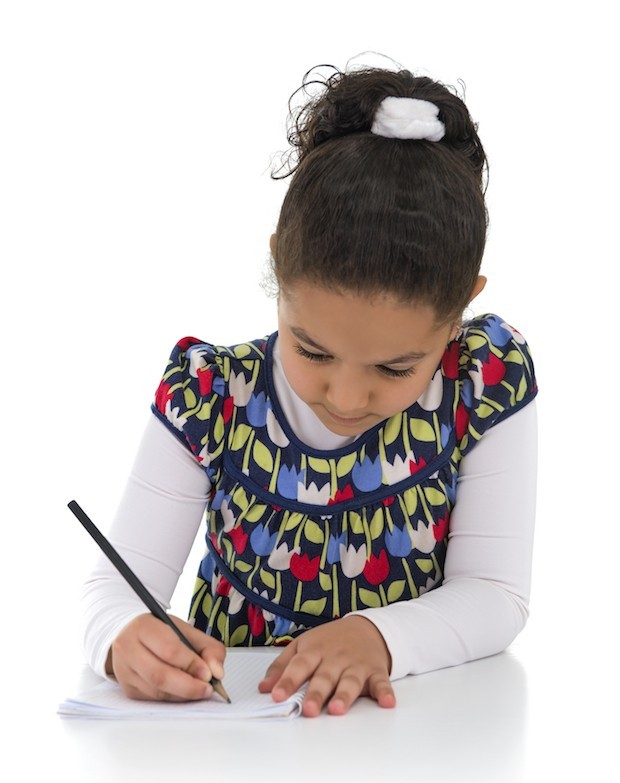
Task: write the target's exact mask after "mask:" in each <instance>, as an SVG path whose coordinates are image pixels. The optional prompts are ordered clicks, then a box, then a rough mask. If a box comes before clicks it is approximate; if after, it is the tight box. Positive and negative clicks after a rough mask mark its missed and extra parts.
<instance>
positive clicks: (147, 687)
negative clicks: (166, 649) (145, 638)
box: [132, 648, 213, 701]
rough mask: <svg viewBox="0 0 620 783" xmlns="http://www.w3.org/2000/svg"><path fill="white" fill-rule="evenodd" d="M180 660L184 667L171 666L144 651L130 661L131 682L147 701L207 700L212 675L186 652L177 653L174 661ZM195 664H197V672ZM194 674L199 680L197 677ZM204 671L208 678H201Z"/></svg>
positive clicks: (192, 655) (201, 663)
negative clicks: (182, 661)
mask: <svg viewBox="0 0 620 783" xmlns="http://www.w3.org/2000/svg"><path fill="white" fill-rule="evenodd" d="M188 656H189V661H188ZM173 657H175V656H173ZM183 657H184V659H185V665H183V664H180V665H179V664H178V663H170V662H168V661H166V660H162V659H161V658H159V657H158V656H157V655H154V654H153V652H152V651H151V650H150V649H148V648H144V650H143V652H142V654H141V655H139V656H138V655H137V656H135V658H134V659H133V660H132V670H133V671H132V677H133V680H132V682H134V683H135V685H136V687H139V688H140V689H141V690H142V691H143V693H144V694H145V695H146V697H147V698H149V699H157V700H161V701H194V700H198V699H206V698H210V697H211V696H212V695H213V687H212V686H211V685H210V683H209V681H210V679H211V674H210V672H209V670H208V667H207V666H206V664H205V663H204V662H203V661H202V660H201V659H200V658H199V657H198V656H196V655H195V654H194V653H192V652H191V650H188V649H187V648H185V650H180V651H179V657H178V658H177V659H176V660H177V661H179V660H182V658H183ZM196 660H198V661H199V664H198V670H197V669H196ZM197 671H198V674H199V676H196V673H197ZM205 671H206V672H207V675H206V676H203V674H204V672H205Z"/></svg>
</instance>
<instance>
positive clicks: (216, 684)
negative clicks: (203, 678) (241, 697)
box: [211, 679, 232, 704]
mask: <svg viewBox="0 0 620 783" xmlns="http://www.w3.org/2000/svg"><path fill="white" fill-rule="evenodd" d="M211 685H212V686H213V690H214V691H215V692H216V693H217V694H218V695H219V696H221V697H222V699H224V701H226V702H228V703H229V704H232V702H231V700H230V696H229V695H228V694H227V693H226V689H225V688H224V686H223V685H222V683H221V682H220V681H219V680H215V679H213V680H211Z"/></svg>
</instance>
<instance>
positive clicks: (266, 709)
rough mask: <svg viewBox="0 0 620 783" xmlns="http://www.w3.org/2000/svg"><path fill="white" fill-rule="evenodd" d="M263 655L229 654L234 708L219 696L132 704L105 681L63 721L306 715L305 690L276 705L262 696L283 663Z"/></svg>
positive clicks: (63, 710)
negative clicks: (268, 677)
mask: <svg viewBox="0 0 620 783" xmlns="http://www.w3.org/2000/svg"><path fill="white" fill-rule="evenodd" d="M277 655H278V653H277V652H274V654H273V655H269V654H266V653H265V652H263V651H260V652H251V651H248V650H243V651H235V650H229V651H228V653H227V655H226V661H225V665H224V666H225V675H224V680H223V685H224V687H225V688H226V692H227V693H228V695H229V697H230V700H231V704H227V703H226V702H224V701H223V700H221V699H220V697H219V696H217V695H215V696H213V698H212V699H207V700H203V701H197V702H183V703H171V702H153V701H137V700H135V699H129V698H128V697H127V696H125V695H124V694H123V691H122V690H121V688H120V686H119V685H117V684H116V683H113V682H109V681H105V682H102V683H101V684H100V685H97V686H95V687H94V688H92V689H90V690H88V691H85V692H83V693H80V694H78V695H77V696H76V697H74V698H71V699H67V700H66V701H65V702H63V703H62V704H61V705H60V706H59V708H58V712H59V713H60V714H61V715H63V716H72V717H89V718H107V719H115V720H119V719H127V718H139V719H157V718H159V719H167V720H176V719H177V718H217V719H218V720H223V719H226V718H235V719H239V718H293V717H296V716H297V715H299V714H300V712H301V700H302V697H303V693H304V688H302V689H301V690H300V691H298V692H297V693H296V694H294V695H293V696H292V697H291V698H290V699H288V700H287V701H286V702H281V703H279V704H278V703H276V702H274V701H273V699H272V698H271V694H268V693H267V694H264V693H259V692H258V683H259V682H260V680H262V678H263V677H264V675H265V671H266V669H267V667H268V666H269V664H270V662H271V661H272V660H273V659H274V658H275V657H277Z"/></svg>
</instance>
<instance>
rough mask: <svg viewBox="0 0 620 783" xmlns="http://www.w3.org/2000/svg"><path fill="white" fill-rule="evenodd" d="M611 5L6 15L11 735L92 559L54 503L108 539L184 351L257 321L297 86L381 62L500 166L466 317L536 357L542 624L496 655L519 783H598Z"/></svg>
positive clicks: (124, 8) (612, 606) (603, 730)
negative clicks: (524, 721) (430, 80)
mask: <svg viewBox="0 0 620 783" xmlns="http://www.w3.org/2000/svg"><path fill="white" fill-rule="evenodd" d="M606 8H607V9H608V8H610V4H608V3H605V2H602V0H593V2H589V3H587V4H581V3H574V2H570V0H565V2H544V0H538V2H531V0H522V1H521V2H519V3H515V4H510V5H508V4H505V3H498V2H482V0H470V2H463V0H461V2H451V1H448V0H444V2H441V3H435V2H431V1H430V0H427V2H424V3H420V2H416V1H415V0H410V2H396V1H395V0H383V2H381V3H376V2H372V3H371V2H363V0H357V1H356V2H339V3H331V4H322V5H321V4H319V5H310V4H295V3H291V2H279V1H278V0H273V1H269V0H267V1H266V2H262V3H253V4H251V3H247V9H246V8H244V7H242V6H240V5H239V4H222V3H218V4H216V3H209V4H207V3H206V2H195V1H194V2H176V3H173V2H161V1H159V0H149V2H138V1H136V0H123V1H122V2H118V1H117V0H107V2H87V1H86V0H80V1H79V2H78V1H76V2H68V1H67V0H59V1H58V2H30V1H29V0H20V2H13V3H3V4H2V6H1V10H0V162H1V169H0V243H1V245H0V253H1V255H0V260H1V263H2V276H1V278H0V280H1V288H0V290H1V297H2V300H1V309H0V318H1V325H2V328H1V332H0V337H1V340H2V353H1V361H2V375H1V386H0V389H1V394H2V400H1V410H2V412H3V417H4V424H3V428H2V444H3V449H2V453H3V467H2V477H3V489H2V497H3V505H2V522H3V525H2V531H3V539H2V540H3V545H2V561H1V562H2V568H1V579H2V596H3V614H4V618H3V623H2V625H3V628H4V633H3V638H4V639H5V641H4V643H3V647H2V657H3V663H2V671H3V673H4V676H5V677H6V679H7V683H6V689H5V702H4V703H5V705H6V704H8V705H10V707H11V710H13V711H14V712H15V713H16V714H17V715H19V716H21V718H20V719H21V720H25V717H24V716H25V714H26V710H25V708H24V707H23V705H22V706H20V704H19V702H20V701H22V702H23V701H26V702H29V703H31V704H32V703H34V704H35V708H34V709H35V710H42V711H44V712H45V711H49V712H53V710H54V709H55V705H56V703H57V702H58V701H59V700H60V699H62V698H64V697H65V696H66V695H68V694H67V693H66V682H67V677H69V676H70V673H71V672H72V671H74V669H75V666H76V665H79V663H80V662H81V651H80V642H79V637H78V634H77V630H76V618H77V600H78V595H79V586H80V583H81V581H82V579H83V578H84V576H85V575H86V573H87V572H88V569H89V566H90V563H91V562H92V559H93V558H94V556H95V552H94V544H93V543H92V542H91V541H90V539H89V538H88V536H87V535H86V534H85V532H84V531H83V530H82V529H81V528H80V526H79V525H78V523H77V521H76V520H75V519H74V518H73V516H72V515H71V514H70V512H69V511H68V510H67V508H66V504H67V502H68V501H69V500H71V499H72V498H76V499H77V500H78V501H79V502H80V503H81V504H82V505H83V506H84V508H85V509H86V511H87V512H88V513H89V514H90V515H91V516H92V518H93V519H94V521H95V522H96V523H98V524H99V525H100V526H101V527H102V528H103V529H104V530H105V529H106V527H107V525H108V524H109V521H110V518H111V516H112V514H113V513H114V509H115V506H116V504H117V502H118V499H119V496H120V493H121V492H122V488H123V485H124V481H125V477H126V475H127V473H128V470H129V468H130V465H131V462H132V459H133V455H134V452H135V449H136V447H137V443H138V440H139V437H140V433H141V431H142V428H143V426H144V424H145V422H146V420H147V417H148V416H149V415H150V414H149V405H150V402H151V398H152V395H153V392H154V390H155V388H156V386H157V383H158V380H159V376H160V374H161V372H162V370H163V368H164V365H165V361H166V358H167V355H168V352H169V350H170V348H171V347H172V345H173V344H174V342H175V341H176V340H177V339H178V338H180V337H181V336H183V335H187V334H191V335H195V336H198V337H200V338H202V339H206V340H209V341H212V342H224V343H233V342H235V341H239V340H245V339H250V338H254V337H258V336H262V335H263V334H266V333H268V332H270V331H272V330H273V329H274V328H275V324H276V321H275V303H274V301H273V300H271V299H269V298H267V297H266V296H265V294H264V293H263V291H262V290H261V288H260V287H259V282H260V278H261V272H262V269H263V266H264V263H265V259H266V257H267V252H268V238H269V235H270V234H271V232H272V231H273V230H274V227H275V224H276V221H277V216H278V209H279V205H280V202H281V199H282V196H283V194H284V192H285V188H286V182H285V183H282V182H274V181H273V180H271V179H270V176H269V172H270V170H271V167H272V157H273V156H274V155H275V154H277V153H279V152H281V151H283V150H285V149H286V115H287V101H288V98H289V96H290V95H291V93H293V92H294V90H296V88H297V87H298V86H299V84H300V83H301V79H302V76H303V74H304V73H305V72H306V71H307V70H308V69H309V68H311V67H312V66H314V65H316V64H319V63H332V64H334V65H336V66H338V67H339V68H344V67H345V66H346V63H347V60H349V59H350V58H352V57H354V56H355V55H357V54H358V53H360V52H365V51H367V50H373V51H375V52H380V53H383V54H385V55H387V56H389V57H392V58H393V59H395V60H397V61H398V62H400V63H401V64H402V65H403V67H406V68H408V69H410V70H413V71H417V72H420V73H425V74H428V75H431V76H432V77H434V78H437V79H438V80H440V81H443V82H444V83H447V84H457V83H458V81H459V80H463V81H464V82H465V84H466V100H467V103H468V106H469V108H470V111H471V113H472V115H473V116H474V117H475V118H476V120H477V121H478V122H479V130H480V135H481V138H482V140H483V143H484V145H485V148H486V151H487V154H488V156H489V159H490V167H491V168H490V185H489V190H488V207H489V211H490V218H491V225H490V233H489V240H488V246H487V252H486V256H485V259H484V263H483V272H484V273H485V274H486V275H487V276H488V278H489V283H488V286H487V289H486V290H485V292H484V293H483V295H482V296H481V297H480V298H479V300H478V302H477V303H476V306H475V308H474V309H475V310H476V311H487V310H492V311H495V312H497V313H499V314H501V315H502V317H503V318H505V319H506V320H507V321H509V322H511V323H512V324H513V325H515V326H516V327H517V328H518V329H519V330H520V331H522V332H523V334H524V335H525V336H526V337H527V338H528V340H529V342H530V344H531V347H532V350H533V355H534V358H535V361H536V366H537V373H538V380H539V385H540V389H541V391H540V395H539V413H540V490H539V513H538V523H537V524H538V527H537V536H536V550H535V563H534V580H533V598H532V615H531V619H530V623H529V625H528V627H527V628H526V630H525V631H524V632H523V634H522V635H521V637H520V638H519V639H518V641H517V642H516V643H515V645H513V649H514V650H515V652H516V654H518V655H519V657H520V660H521V661H522V662H523V664H524V668H525V672H526V678H527V688H528V690H529V691H530V692H531V693H532V694H533V695H534V701H533V702H532V703H531V704H530V712H529V718H528V726H527V736H528V738H529V744H528V747H529V751H528V753H529V755H528V758H527V764H526V767H525V768H526V770H527V774H528V775H532V777H531V778H529V777H528V779H532V780H535V779H536V777H535V776H534V773H533V772H532V770H539V771H541V770H543V769H544V770H546V771H548V772H551V771H552V770H556V771H558V770H562V769H565V770H573V771H576V770H583V771H584V772H585V771H587V772H588V774H591V775H592V779H593V778H594V775H595V772H596V771H601V772H602V771H604V770H607V771H609V770H610V769H611V765H614V764H615V762H614V761H613V759H612V755H611V754H612V745H611V739H612V736H614V735H615V732H612V724H613V721H614V720H615V721H616V722H617V716H614V718H613V719H611V721H610V720H609V719H607V718H605V717H604V713H605V711H606V705H607V704H608V703H609V702H611V703H612V704H613V703H614V698H615V699H616V703H617V696H618V679H617V675H616V672H615V661H616V659H617V652H615V650H616V649H617V646H616V645H614V644H612V641H611V639H612V634H613V632H614V631H615V629H616V628H617V626H618V606H617V601H618V587H617V580H616V578H615V571H616V568H617V565H616V564H617V555H618V545H619V544H620V535H619V533H618V522H619V514H618V510H617V492H616V484H617V440H618V423H617V422H618V417H617V413H616V400H617V396H618V380H617V379H618V360H617V352H618V348H617V346H618V332H619V326H618V318H617V316H616V313H617V310H618V305H617V299H618V272H617V263H618V251H617V217H616V212H617V209H618V193H617V183H618V175H619V173H620V172H619V171H618V156H617V148H618V142H617V135H618V109H617V104H618V81H619V80H618V76H619V74H618V68H617V55H616V54H615V52H616V49H617V41H616V40H615V36H614V34H613V29H614V25H613V24H612V22H611V17H610V14H611V11H606V10H605V9H606ZM360 61H367V62H369V63H370V64H380V62H381V61H380V60H377V58H372V57H371V56H370V55H368V56H366V57H365V58H364V57H362V58H358V59H357V60H356V62H360ZM195 567H196V562H191V563H189V564H188V569H187V574H184V576H183V580H182V583H181V584H180V586H179V590H178V592H177V594H176V596H175V604H174V607H173V608H174V609H175V610H176V611H177V613H180V614H184V613H185V611H186V607H187V602H188V598H189V590H190V589H191V582H192V581H193V573H194V571H195ZM33 700H34V701H33ZM537 700H538V701H537ZM616 725H617V723H616ZM543 735H544V737H545V741H544V742H542V741H541V740H540V738H541V736H543ZM38 742H39V743H41V742H44V738H39V740H38ZM24 743H26V744H24ZM15 747H16V748H17V749H18V752H19V753H25V752H27V748H28V747H30V746H29V745H28V744H27V742H26V740H23V741H22V740H20V741H18V742H16V744H15ZM602 779H611V778H609V777H605V776H603V778H602Z"/></svg>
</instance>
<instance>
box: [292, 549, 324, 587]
mask: <svg viewBox="0 0 620 783" xmlns="http://www.w3.org/2000/svg"><path fill="white" fill-rule="evenodd" d="M320 564H321V558H320V557H319V556H318V555H317V556H316V557H313V558H312V559H310V557H309V556H308V555H298V554H297V552H295V553H294V554H293V555H292V556H291V565H290V569H291V573H292V574H293V576H294V577H295V578H296V579H299V580H300V581H301V582H311V581H312V580H313V579H316V577H317V574H318V573H319V566H320Z"/></svg>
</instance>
